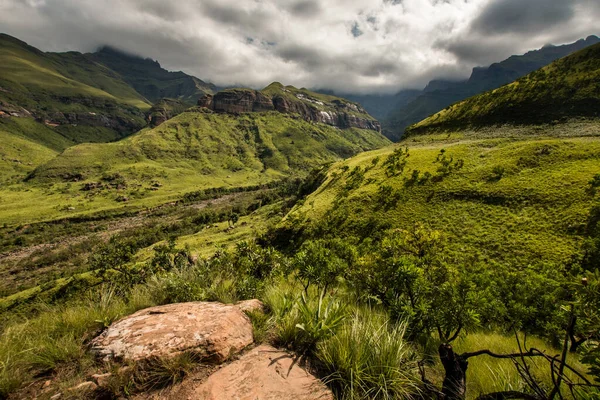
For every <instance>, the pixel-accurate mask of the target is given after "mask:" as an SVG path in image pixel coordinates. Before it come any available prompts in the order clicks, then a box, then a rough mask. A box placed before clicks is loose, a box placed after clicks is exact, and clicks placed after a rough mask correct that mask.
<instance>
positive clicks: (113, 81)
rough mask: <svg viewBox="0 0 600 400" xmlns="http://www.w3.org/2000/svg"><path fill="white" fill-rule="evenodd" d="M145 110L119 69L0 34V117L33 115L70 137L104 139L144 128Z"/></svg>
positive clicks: (138, 96) (77, 55)
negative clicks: (51, 51)
mask: <svg viewBox="0 0 600 400" xmlns="http://www.w3.org/2000/svg"><path fill="white" fill-rule="evenodd" d="M149 108H150V104H149V103H148V102H147V101H146V100H145V99H144V98H143V97H142V96H141V95H140V94H139V93H137V92H136V91H135V90H134V89H133V88H132V87H131V86H129V85H128V84H127V83H126V82H124V81H123V80H122V79H121V77H120V76H119V75H118V74H117V73H115V72H114V71H112V70H110V69H108V68H107V67H106V66H104V65H101V64H98V63H96V62H94V61H92V60H90V59H89V58H88V57H86V56H84V55H82V54H80V53H74V52H70V53H61V54H58V53H44V52H41V51H39V50H38V49H36V48H34V47H31V46H29V45H27V44H26V43H24V42H22V41H20V40H18V39H15V38H13V37H11V36H8V35H4V34H0V113H1V114H0V115H4V116H11V117H15V118H33V119H34V120H35V121H36V122H37V123H39V124H41V125H45V126H46V127H48V128H49V129H51V130H52V131H54V132H56V133H57V134H59V135H61V136H63V137H64V138H66V139H67V140H68V141H72V142H76V143H80V142H89V141H99V142H105V141H110V140H115V139H118V138H120V137H123V136H126V135H128V134H131V133H133V132H135V131H137V130H139V129H140V128H141V127H143V126H144V125H145V124H146V121H145V115H144V111H145V110H147V109H149ZM36 129H37V128H36ZM39 129H42V128H41V127H40V128H39Z"/></svg>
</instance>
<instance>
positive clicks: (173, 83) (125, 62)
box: [59, 47, 216, 105]
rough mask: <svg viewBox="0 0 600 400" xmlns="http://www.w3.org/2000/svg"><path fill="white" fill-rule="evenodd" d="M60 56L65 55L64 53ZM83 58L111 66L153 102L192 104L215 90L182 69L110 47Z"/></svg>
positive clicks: (210, 85)
mask: <svg viewBox="0 0 600 400" xmlns="http://www.w3.org/2000/svg"><path fill="white" fill-rule="evenodd" d="M67 54H69V53H67ZM59 56H60V57H64V54H59ZM84 57H85V58H86V59H88V60H93V61H95V62H97V63H99V64H100V65H105V66H106V67H108V68H110V69H111V70H112V71H114V72H115V73H117V74H118V75H119V76H121V77H122V79H123V80H124V81H125V82H127V83H128V84H129V85H131V86H130V87H133V88H134V89H135V90H136V91H137V92H138V93H140V94H141V96H143V98H145V99H148V100H150V101H151V102H153V103H156V102H157V101H159V100H160V99H162V98H173V99H178V100H181V101H183V102H185V103H187V104H188V105H194V104H196V102H197V101H198V99H199V98H200V97H202V95H204V94H205V93H212V92H213V91H214V90H215V89H216V88H215V86H214V85H212V84H210V83H206V82H203V81H201V80H200V79H198V78H196V77H193V76H190V75H187V74H185V73H183V72H171V71H167V70H165V69H163V68H162V67H161V66H160V64H158V62H156V61H153V60H150V59H145V58H142V57H138V56H134V55H129V54H125V53H123V52H120V51H119V50H115V49H112V48H110V47H104V48H102V49H100V50H99V51H97V52H96V53H92V54H85V55H84Z"/></svg>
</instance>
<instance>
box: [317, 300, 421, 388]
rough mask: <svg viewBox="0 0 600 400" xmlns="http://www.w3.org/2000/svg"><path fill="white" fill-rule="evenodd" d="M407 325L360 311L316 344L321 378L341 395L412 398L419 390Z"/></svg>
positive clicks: (384, 316)
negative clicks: (407, 338) (335, 331)
mask: <svg viewBox="0 0 600 400" xmlns="http://www.w3.org/2000/svg"><path fill="white" fill-rule="evenodd" d="M405 328H406V327H405V325H404V324H401V323H391V322H389V321H388V320H386V315H385V313H381V312H380V311H377V310H372V309H358V310H356V311H355V312H354V314H353V315H352V317H351V318H349V320H348V321H346V322H345V323H344V325H343V326H342V327H341V328H340V329H339V331H338V332H337V334H336V335H335V336H332V337H331V338H329V339H327V340H325V341H324V342H322V343H321V344H319V346H318V351H317V358H318V359H319V360H320V362H321V363H323V365H324V368H325V371H324V372H325V373H326V374H327V376H326V378H325V381H326V382H327V383H328V384H329V385H330V386H331V387H332V388H333V389H334V391H335V392H336V393H337V394H338V398H341V399H412V398H414V397H415V396H417V395H418V394H419V392H420V385H421V383H420V379H419V378H418V369H417V362H416V354H415V352H414V350H413V348H412V347H411V345H410V344H408V343H407V342H405V340H404V332H405Z"/></svg>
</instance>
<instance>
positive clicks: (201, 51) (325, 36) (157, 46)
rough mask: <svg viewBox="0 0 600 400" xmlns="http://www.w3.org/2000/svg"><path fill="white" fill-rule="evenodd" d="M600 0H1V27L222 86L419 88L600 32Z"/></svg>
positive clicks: (34, 41)
mask: <svg viewBox="0 0 600 400" xmlns="http://www.w3.org/2000/svg"><path fill="white" fill-rule="evenodd" d="M598 21H600V1H598V0H321V1H317V0H175V1H167V0H0V32H5V33H8V34H11V35H13V36H16V37H18V38H19V39H21V40H24V41H26V42H28V43H29V44H31V45H33V46H35V47H38V48H40V49H42V50H45V51H65V50H79V51H83V52H87V51H93V50H95V49H96V48H97V47H99V46H100V45H103V44H108V45H112V46H115V47H118V48H121V49H123V50H126V51H129V52H133V53H136V54H139V55H143V56H145V57H151V58H153V59H157V60H158V61H159V62H160V63H161V65H162V66H163V67H165V68H167V69H171V70H182V71H185V72H187V73H189V74H192V75H195V76H197V77H199V78H201V79H204V80H207V81H211V82H213V83H215V84H217V85H222V86H226V85H234V84H243V85H246V86H252V87H262V86H265V85H267V84H268V83H270V82H272V81H280V82H282V83H285V84H293V85H295V86H298V87H302V86H304V87H310V88H329V89H334V90H336V91H337V92H340V93H349V92H355V93H374V92H395V91H397V90H398V89H402V88H422V87H423V86H424V85H425V84H426V83H427V82H428V81H429V80H430V79H433V78H465V77H468V76H469V74H470V71H471V69H472V68H473V67H474V66H478V65H488V64H490V63H492V62H495V61H500V60H503V59H505V58H506V57H508V56H510V55H511V54H522V53H524V52H526V51H527V50H530V49H535V48H539V47H541V46H543V45H545V44H547V43H555V44H561V43H568V42H572V41H575V40H577V39H579V38H581V37H586V36H588V35H591V34H599V33H600V32H598V30H599V29H598V26H599V25H598Z"/></svg>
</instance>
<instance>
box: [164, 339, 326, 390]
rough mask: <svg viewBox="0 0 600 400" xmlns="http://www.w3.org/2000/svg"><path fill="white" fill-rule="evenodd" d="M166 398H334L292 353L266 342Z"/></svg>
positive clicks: (186, 383)
mask: <svg viewBox="0 0 600 400" xmlns="http://www.w3.org/2000/svg"><path fill="white" fill-rule="evenodd" d="M167 398H168V399H176V398H177V399H188V400H196V399H202V400H255V399H260V400H281V399H295V400H333V394H332V393H331V391H330V390H329V389H327V387H326V386H325V385H324V384H323V382H321V381H320V380H319V379H317V378H316V377H314V376H313V375H311V374H310V373H308V372H307V371H306V370H305V369H304V368H302V367H300V366H299V365H298V364H297V363H296V362H295V359H294V356H293V355H291V354H289V353H287V352H285V351H281V350H277V349H275V348H274V347H271V346H268V345H262V346H259V347H257V348H255V349H253V350H251V351H250V352H248V353H247V354H245V355H244V356H242V357H241V358H240V359H239V360H237V361H234V362H232V363H231V364H229V365H227V366H225V367H223V368H221V369H220V370H218V371H217V372H215V373H214V374H212V375H211V376H210V377H208V379H207V380H206V381H205V382H203V383H201V384H199V385H198V384H196V383H195V382H194V380H193V379H190V380H188V381H185V382H183V384H182V385H181V387H180V388H179V390H177V393H175V392H174V393H172V394H171V395H170V396H167Z"/></svg>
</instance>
